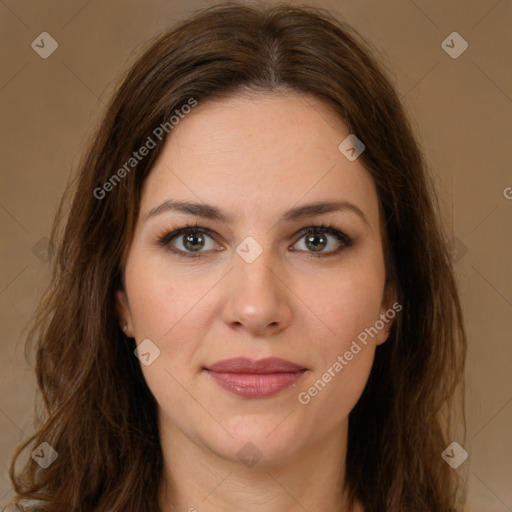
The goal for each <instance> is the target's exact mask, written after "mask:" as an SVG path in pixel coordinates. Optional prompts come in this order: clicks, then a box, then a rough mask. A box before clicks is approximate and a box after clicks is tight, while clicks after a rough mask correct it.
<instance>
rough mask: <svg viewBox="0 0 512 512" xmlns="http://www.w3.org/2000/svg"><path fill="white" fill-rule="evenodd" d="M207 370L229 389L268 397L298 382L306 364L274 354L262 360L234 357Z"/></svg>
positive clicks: (240, 394) (248, 394) (217, 381)
mask: <svg viewBox="0 0 512 512" xmlns="http://www.w3.org/2000/svg"><path fill="white" fill-rule="evenodd" d="M204 370H205V371H206V372H207V373H208V374H209V375H210V376H211V377H212V378H213V379H214V380H215V382H216V383H217V384H218V385H219V386H220V387H221V388H223V389H225V390H226V391H230V392H231V393H234V394H235V395H238V396H242V397H244V398H265V397H268V396H272V395H275V394H277V393H279V392H281V391H283V390H284V389H286V388H288V387H290V386H292V385H293V384H295V383H296V382H297V381H298V380H299V379H300V378H301V377H302V375H303V374H304V373H305V372H306V371H307V368H304V367H302V366H300V365H297V364H295V363H292V362H291V361H286V360H284V359H279V358H275V357H270V358H266V359H259V360H255V359H248V358H245V357H235V358H232V359H225V360H224V361H219V362H217V363H214V364H212V365H210V366H208V367H206V368H204Z"/></svg>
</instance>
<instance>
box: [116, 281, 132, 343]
mask: <svg viewBox="0 0 512 512" xmlns="http://www.w3.org/2000/svg"><path fill="white" fill-rule="evenodd" d="M115 301H116V312H117V317H118V321H119V327H120V328H121V330H122V331H123V333H124V335H125V336H128V337H130V338H132V337H133V327H132V326H133V324H132V315H131V312H130V306H129V305H128V297H127V296H126V292H125V291H124V290H118V291H117V292H116V298H115Z"/></svg>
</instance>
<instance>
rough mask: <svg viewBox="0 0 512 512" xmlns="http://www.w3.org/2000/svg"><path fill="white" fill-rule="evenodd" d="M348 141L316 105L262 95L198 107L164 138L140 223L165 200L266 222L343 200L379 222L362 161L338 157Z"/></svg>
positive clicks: (324, 108) (315, 102) (294, 97)
mask: <svg viewBox="0 0 512 512" xmlns="http://www.w3.org/2000/svg"><path fill="white" fill-rule="evenodd" d="M348 135H349V132H348V130H347V128H346V127H345V125H344V124H343V122H342V120H341V119H340V118H339V117H338V116H337V115H335V114H334V112H332V111H331V110H330V109H329V108H328V107H327V106H326V105H325V104H324V103H323V102H321V101H320V100H318V99H316V98H314V97H311V96H305V95H298V94H283V93H266V94H257V95H252V96H250V97H246V96H235V97H229V98H226V99H222V100H218V101H206V102H205V103H203V104H201V103H199V104H198V105H197V106H196V107H195V108H194V109H193V110H192V111H191V112H190V114H188V115H186V116H184V117H183V118H182V119H181V120H180V122H179V123H178V124H177V125H176V126H175V127H174V129H173V130H172V132H171V133H170V136H169V137H168V138H167V140H166V143H165V145H164V147H163V150H162V152H161V154H160V155H159V157H158V159H157V160H156V162H155V165H154V166H153V169H152V170H151V172H150V174H149V176H148V178H147V179H146V182H145V184H144V188H143V193H142V201H141V216H142V215H144V214H145V213H147V212H148V211H149V210H150V209H152V208H154V207H155V206H156V205H158V204H160V203H161V202H163V201H166V200H168V199H169V198H170V197H172V198H173V199H175V198H179V199H187V200H191V201H195V202H201V201H203V202H205V203H209V204H215V205H218V206H220V207H221V208H222V209H223V210H225V211H227V212H230V213H233V215H235V216H236V217H237V218H244V217H245V218H249V217H250V216H251V215H252V216H254V215H255V214H256V213H257V214H258V218H260V219H261V218H262V217H263V216H265V214H267V213H268V216H269V220H270V219H274V218H275V217H276V216H277V215H280V214H281V212H282V211H284V210H287V209H289V208H290V207H292V206H293V205H296V204H297V203H300V202H313V201H316V200H346V201H350V202H353V203H356V204H357V205H358V206H359V207H360V208H361V209H363V210H364V211H365V213H366V215H367V216H368V217H369V220H371V219H372V218H373V219H374V220H376V219H378V202H377V195H376V190H375V186H374V184H373V180H372V178H371V176H370V174H369V173H368V171H367V170H366V169H365V168H364V167H363V165H362V163H361V161H360V159H356V160H355V161H349V160H348V159H347V158H346V157H345V156H344V155H343V154H342V153H341V152H340V151H339V149H338V146H339V144H340V143H341V142H342V141H343V140H344V139H345V138H346V137H347V136H348Z"/></svg>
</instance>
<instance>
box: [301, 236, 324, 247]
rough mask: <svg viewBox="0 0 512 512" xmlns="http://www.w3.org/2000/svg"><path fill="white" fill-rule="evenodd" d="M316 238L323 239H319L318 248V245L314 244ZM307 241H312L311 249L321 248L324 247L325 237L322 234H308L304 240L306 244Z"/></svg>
mask: <svg viewBox="0 0 512 512" xmlns="http://www.w3.org/2000/svg"><path fill="white" fill-rule="evenodd" d="M318 239H323V240H324V241H323V242H322V241H320V248H319V247H318V245H315V241H316V242H317V243H318ZM309 242H312V243H313V249H314V250H317V249H319V250H322V249H323V248H324V247H325V245H326V244H325V237H324V236H323V235H310V236H309V237H308V238H307V240H306V244H308V243H309Z"/></svg>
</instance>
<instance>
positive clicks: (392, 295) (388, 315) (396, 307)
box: [375, 284, 402, 345]
mask: <svg viewBox="0 0 512 512" xmlns="http://www.w3.org/2000/svg"><path fill="white" fill-rule="evenodd" d="M401 310H402V305H401V304H399V303H398V301H397V293H396V291H395V288H394V286H392V285H391V284H388V285H386V289H385V291H384V294H383V297H382V303H381V307H380V314H379V318H378V320H377V321H376V322H375V327H376V328H377V329H378V331H379V333H378V334H377V336H376V337H375V344H376V345H382V344H383V343H384V342H385V341H386V340H387V339H388V338H389V332H390V331H391V328H392V327H393V324H394V323H395V318H396V315H397V314H398V312H399V311H401Z"/></svg>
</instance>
